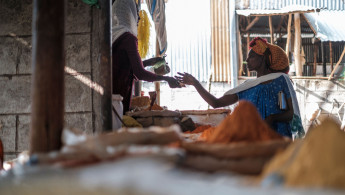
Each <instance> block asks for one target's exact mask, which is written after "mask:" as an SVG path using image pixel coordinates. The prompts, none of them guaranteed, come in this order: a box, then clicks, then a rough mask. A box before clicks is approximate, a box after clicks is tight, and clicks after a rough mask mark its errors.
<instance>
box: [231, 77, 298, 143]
mask: <svg viewBox="0 0 345 195" xmlns="http://www.w3.org/2000/svg"><path fill="white" fill-rule="evenodd" d="M280 91H283V92H284V94H285V97H286V100H287V99H288V98H291V95H290V92H289V87H288V85H287V83H286V81H285V78H284V76H280V77H278V78H276V79H274V80H272V82H270V83H267V84H263V83H261V84H259V85H257V86H255V87H252V88H250V89H247V90H245V91H241V92H239V93H237V95H238V99H239V100H247V101H250V102H252V103H253V104H254V105H255V106H256V108H257V109H258V112H259V113H260V115H261V117H262V119H265V118H266V117H267V116H269V115H271V114H278V113H282V112H284V111H282V110H280V109H279V106H278V93H279V92H280ZM273 128H274V130H275V131H277V132H278V133H279V134H280V135H283V136H287V137H290V138H291V137H292V135H291V127H290V123H289V122H275V123H273Z"/></svg>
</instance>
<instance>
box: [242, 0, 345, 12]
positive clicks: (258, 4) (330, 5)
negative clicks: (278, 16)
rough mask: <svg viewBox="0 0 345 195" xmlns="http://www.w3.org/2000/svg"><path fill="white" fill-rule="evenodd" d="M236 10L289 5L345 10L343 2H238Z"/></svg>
mask: <svg viewBox="0 0 345 195" xmlns="http://www.w3.org/2000/svg"><path fill="white" fill-rule="evenodd" d="M236 5H237V7H236V9H281V8H283V7H285V6H289V5H304V6H310V7H315V8H326V9H327V10H345V3H344V1H343V0H237V2H236Z"/></svg>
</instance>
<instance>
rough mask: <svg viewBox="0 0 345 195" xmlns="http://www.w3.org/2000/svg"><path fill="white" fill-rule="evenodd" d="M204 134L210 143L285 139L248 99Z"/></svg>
mask: <svg viewBox="0 0 345 195" xmlns="http://www.w3.org/2000/svg"><path fill="white" fill-rule="evenodd" d="M204 134H205V135H204V137H206V142H209V143H231V142H240V141H246V142H255V141H267V140H273V139H283V137H282V136H281V135H279V134H278V133H276V132H275V131H274V130H272V129H271V128H270V127H269V126H268V125H267V124H266V122H265V121H263V120H262V119H261V117H260V114H259V112H258V111H257V109H256V107H255V106H254V105H253V104H252V103H251V102H248V101H240V102H239V104H238V106H236V108H235V109H234V111H233V112H232V113H231V114H230V115H228V116H227V117H226V118H225V119H224V120H223V121H222V122H221V123H220V124H219V125H218V126H217V127H216V128H215V129H214V130H212V129H210V130H209V132H207V131H206V130H205V131H204ZM206 134H207V135H206Z"/></svg>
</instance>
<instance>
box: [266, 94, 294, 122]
mask: <svg viewBox="0 0 345 195" xmlns="http://www.w3.org/2000/svg"><path fill="white" fill-rule="evenodd" d="M287 105H288V109H287V110H286V111H285V112H282V113H279V114H271V115H269V116H268V117H266V119H265V121H266V122H267V123H268V124H269V125H272V124H273V123H274V122H289V121H291V120H292V118H293V113H294V111H293V106H292V99H291V98H288V99H287Z"/></svg>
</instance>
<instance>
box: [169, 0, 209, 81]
mask: <svg viewBox="0 0 345 195" xmlns="http://www.w3.org/2000/svg"><path fill="white" fill-rule="evenodd" d="M210 21H211V19H210V0H202V1H199V0H173V1H169V2H168V3H167V4H166V28H167V38H168V49H167V52H166V55H167V56H166V60H167V62H168V63H169V66H170V68H171V72H170V76H175V75H176V74H177V72H188V73H190V74H192V75H193V76H194V77H195V78H197V79H198V80H199V81H207V80H208V79H209V74H210V72H211V29H210V26H211V24H210Z"/></svg>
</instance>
